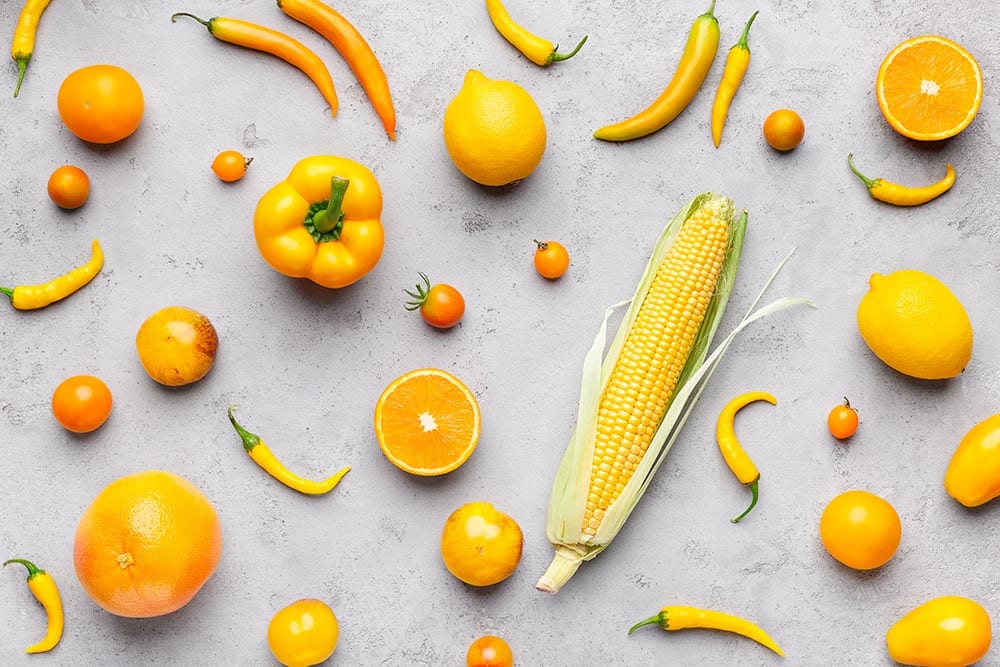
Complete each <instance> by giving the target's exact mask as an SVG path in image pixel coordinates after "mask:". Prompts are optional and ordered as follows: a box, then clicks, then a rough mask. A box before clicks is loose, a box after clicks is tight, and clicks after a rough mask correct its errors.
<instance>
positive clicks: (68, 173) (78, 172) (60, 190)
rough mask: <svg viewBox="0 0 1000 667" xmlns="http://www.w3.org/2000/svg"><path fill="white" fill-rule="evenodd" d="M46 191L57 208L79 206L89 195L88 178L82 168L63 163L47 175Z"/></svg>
mask: <svg viewBox="0 0 1000 667" xmlns="http://www.w3.org/2000/svg"><path fill="white" fill-rule="evenodd" d="M48 191H49V199H51V200H52V201H53V202H54V203H55V205H56V206H58V207H59V208H65V209H74V208H80V207H81V206H83V205H84V204H85V203H86V202H87V198H88V197H89V196H90V178H89V177H88V176H87V172H85V171H84V170H83V169H80V168H79V167H74V166H73V165H71V164H65V165H63V166H61V167H59V168H57V169H56V170H55V171H53V172H52V175H51V176H49V182H48Z"/></svg>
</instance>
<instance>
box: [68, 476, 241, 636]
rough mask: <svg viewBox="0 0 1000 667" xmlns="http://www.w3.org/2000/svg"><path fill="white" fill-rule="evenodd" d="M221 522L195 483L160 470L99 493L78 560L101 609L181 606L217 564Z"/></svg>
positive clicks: (146, 610) (152, 612)
mask: <svg viewBox="0 0 1000 667" xmlns="http://www.w3.org/2000/svg"><path fill="white" fill-rule="evenodd" d="M221 554H222V527H221V526H220V524H219V517H218V515H216V513H215V508H214V507H213V506H212V503H211V502H209V500H208V498H206V497H205V496H204V494H202V492H201V491H199V490H198V489H197V488H196V487H195V486H194V485H193V484H191V483H190V482H188V481H187V480H185V479H183V478H182V477H178V476H177V475H175V474H173V473H169V472H164V471H162V470H151V471H147V472H140V473H136V474H134V475H129V476H127V477H122V478H121V479H118V480H116V481H114V482H112V483H111V484H109V485H108V486H107V487H105V488H104V490H103V491H101V492H100V493H99V494H98V495H97V497H96V498H95V499H94V501H93V502H92V503H91V504H90V507H88V508H87V509H86V511H84V513H83V516H82V517H81V518H80V523H79V524H78V525H77V528H76V538H75V541H74V543H73V564H74V565H75V566H76V576H77V578H79V580H80V584H82V586H83V589H84V590H85V591H86V592H87V594H88V595H89V596H90V597H91V598H92V599H93V600H94V602H96V603H97V604H98V605H99V606H100V607H102V608H104V609H105V610H107V611H109V612H111V613H112V614H116V615H118V616H126V617H129V618H148V617H151V616H161V615H163V614H169V613H170V612H172V611H177V610H178V609H180V608H181V607H183V606H184V605H186V604H187V603H188V602H190V601H191V599H192V598H193V597H194V596H195V594H196V593H197V592H198V591H199V590H200V589H201V587H202V586H203V585H204V584H205V582H206V581H208V579H209V577H211V576H212V573H214V572H215V568H216V566H217V565H218V564H219V557H220V556H221Z"/></svg>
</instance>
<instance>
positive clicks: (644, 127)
mask: <svg viewBox="0 0 1000 667" xmlns="http://www.w3.org/2000/svg"><path fill="white" fill-rule="evenodd" d="M714 10H715V0H712V6H711V7H709V8H708V11H707V12H705V13H704V14H702V15H701V16H699V17H698V18H697V19H695V21H694V24H693V25H692V26H691V32H690V33H689V34H688V40H687V44H686V45H685V47H684V54H683V55H682V56H681V61H680V63H679V64H678V65H677V71H676V72H674V76H673V78H672V79H671V80H670V83H669V84H668V85H667V87H666V89H665V90H664V91H663V92H662V93H661V94H660V96H659V97H657V98H656V99H655V100H654V101H653V103H652V104H651V105H649V106H648V107H647V108H646V109H645V110H643V111H640V112H639V113H638V114H636V115H635V116H633V117H631V118H629V119H628V120H623V121H622V122H620V123H615V124H614V125H608V126H606V127H602V128H601V129H599V130H597V131H596V132H594V137H595V138H597V139H603V140H604V141H628V140H630V139H638V138H639V137H644V136H646V135H647V134H652V133H653V132H656V131H657V130H659V129H660V128H662V127H664V126H665V125H666V124H667V123H669V122H670V121H672V120H673V119H674V118H676V117H677V116H678V115H679V114H680V112H682V111H684V109H685V108H687V105H688V104H690V103H691V100H693V99H694V96H695V95H697V94H698V90H699V89H700V88H701V84H702V83H703V82H704V81H705V77H706V76H708V70H709V69H711V67H712V61H713V60H715V54H716V53H717V52H718V50H719V21H718V20H717V19H716V18H715V14H713V13H712V12H713V11H714Z"/></svg>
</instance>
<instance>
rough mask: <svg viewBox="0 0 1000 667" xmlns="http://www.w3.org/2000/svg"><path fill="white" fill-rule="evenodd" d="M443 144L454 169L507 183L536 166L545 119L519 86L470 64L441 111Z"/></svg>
mask: <svg viewBox="0 0 1000 667" xmlns="http://www.w3.org/2000/svg"><path fill="white" fill-rule="evenodd" d="M444 144H445V147H447V149H448V155H450V156H451V159H452V162H454V163H455V166H456V167H458V169H459V171H461V172H462V173H463V174H465V175H466V176H468V177H469V178H471V179H472V180H474V181H475V182H476V183H480V184H482V185H507V184H508V183H512V182H514V181H518V180H521V179H522V178H525V177H526V176H528V174H530V173H531V172H532V171H534V170H535V167H537V166H538V163H539V162H540V161H541V159H542V153H544V152H545V119H544V118H542V112H541V111H540V110H539V109H538V105H537V104H535V100H533V99H532V98H531V95H529V94H528V91H526V90H525V89H524V88H522V87H521V86H519V85H517V84H516V83H514V82H512V81H494V80H493V79H490V78H488V77H486V76H485V75H484V74H483V73H482V72H479V71H477V70H474V69H471V70H469V71H468V72H467V73H466V75H465V83H464V84H463V85H462V89H461V90H460V91H458V95H456V96H455V99H453V100H452V101H451V103H450V104H449V105H448V108H447V109H445V112H444Z"/></svg>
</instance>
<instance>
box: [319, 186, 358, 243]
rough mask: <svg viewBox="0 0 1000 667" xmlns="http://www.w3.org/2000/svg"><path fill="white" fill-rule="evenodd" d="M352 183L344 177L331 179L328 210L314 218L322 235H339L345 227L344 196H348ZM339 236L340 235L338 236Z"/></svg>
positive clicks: (322, 211)
mask: <svg viewBox="0 0 1000 667" xmlns="http://www.w3.org/2000/svg"><path fill="white" fill-rule="evenodd" d="M350 184H351V181H350V180H348V179H346V178H343V177H342V176H333V177H332V178H331V179H330V202H329V203H328V204H327V205H326V208H322V209H320V210H318V211H316V214H315V215H314V216H313V219H312V221H313V225H315V227H316V231H317V232H319V233H320V234H329V233H331V232H332V233H334V234H336V233H337V229H338V228H339V227H343V225H344V212H343V210H341V207H342V206H343V205H344V195H345V194H347V186H349V185H350ZM338 236H339V235H338Z"/></svg>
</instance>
